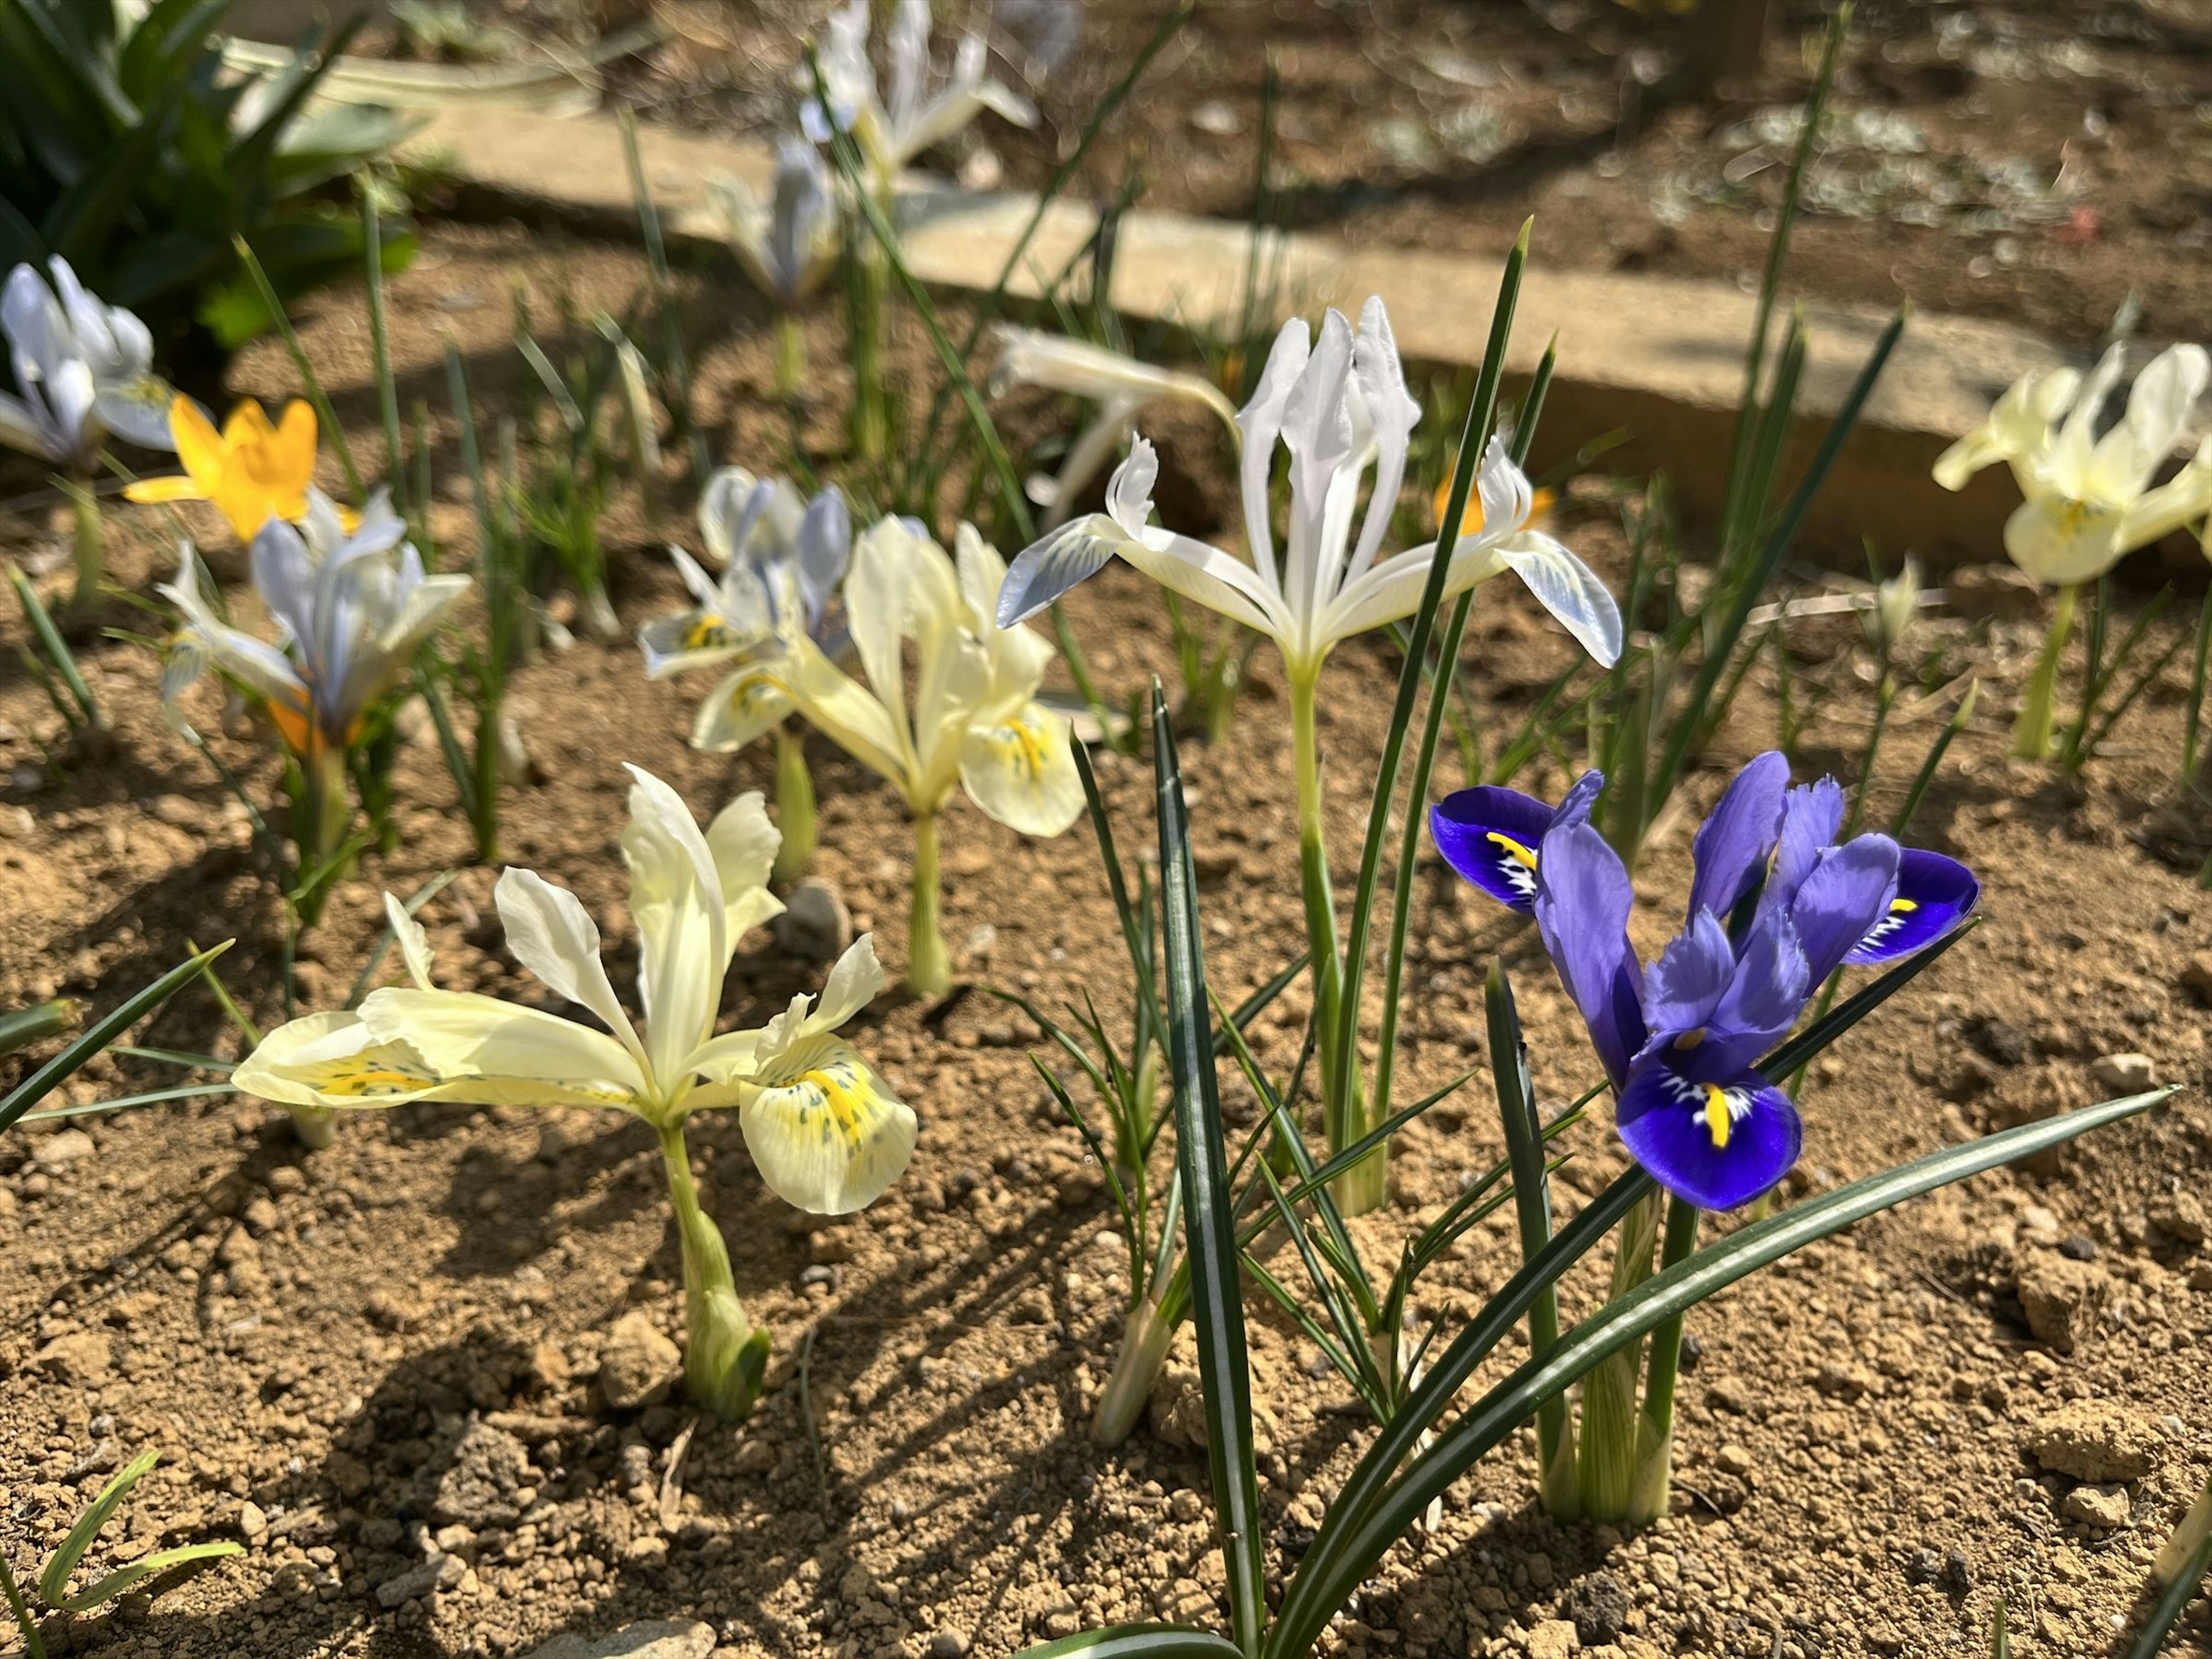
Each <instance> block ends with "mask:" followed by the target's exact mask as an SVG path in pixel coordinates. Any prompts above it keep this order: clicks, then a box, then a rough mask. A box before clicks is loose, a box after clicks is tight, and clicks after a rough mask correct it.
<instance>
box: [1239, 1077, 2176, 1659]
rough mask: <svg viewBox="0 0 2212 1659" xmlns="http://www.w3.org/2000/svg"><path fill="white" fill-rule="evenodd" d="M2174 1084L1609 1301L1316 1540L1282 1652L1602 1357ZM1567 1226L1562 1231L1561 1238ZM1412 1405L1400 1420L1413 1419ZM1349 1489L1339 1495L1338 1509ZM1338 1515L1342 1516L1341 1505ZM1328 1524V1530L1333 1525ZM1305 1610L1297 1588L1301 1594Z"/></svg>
mask: <svg viewBox="0 0 2212 1659" xmlns="http://www.w3.org/2000/svg"><path fill="white" fill-rule="evenodd" d="M2175 1092H2176V1091H2175V1090H2174V1089H2173V1088H2165V1089H2155V1090H2153V1091H2150V1092H2148V1093H2146V1094H2140V1095H2130V1096H2129V1097H2126V1098H2124V1099H2121V1100H2110V1101H2106V1102H2105V1103H2103V1104H2101V1105H2097V1106H2089V1107H2085V1108H2083V1109H2081V1111H2078V1112H2074V1113H2070V1114H2069V1115H2065V1116H2063V1117H2056V1118H2048V1119H2045V1120H2044V1121H2041V1122H2039V1123H2028V1124H2023V1125H2021V1127H2018V1128H2015V1129H2008V1130H2005V1131H2003V1132H2002V1133H1998V1134H1993V1135H1984V1136H1983V1137H1982V1138H1981V1139H1978V1140H1973V1141H1969V1142H1967V1143H1966V1145H1964V1146H1947V1147H1945V1148H1943V1149H1942V1151H1940V1152H1931V1153H1929V1155H1928V1156H1927V1157H1925V1158H1916V1159H1914V1160H1913V1161H1912V1162H1911V1163H1910V1164H1903V1165H1900V1166H1899V1167H1898V1168H1896V1169H1893V1170H1883V1171H1882V1172H1881V1174H1879V1175H1874V1176H1867V1177H1866V1178H1865V1179H1863V1180H1861V1181H1855V1182H1851V1183H1850V1185H1848V1186H1845V1187H1840V1188H1837V1189H1836V1190H1835V1191H1834V1192H1832V1193H1825V1194H1821V1195H1820V1196H1819V1197H1817V1198H1813V1199H1808V1200H1805V1201H1804V1202H1802V1203H1800V1204H1797V1205H1795V1206H1791V1207H1790V1209H1787V1210H1784V1211H1783V1212H1781V1213H1780V1214H1778V1215H1775V1216H1771V1217H1769V1218H1767V1219H1766V1220H1765V1221H1760V1222H1755V1223H1753V1225H1750V1226H1747V1227H1745V1228H1743V1229H1741V1231H1737V1232H1735V1233H1732V1234H1730V1235H1729V1237H1726V1238H1724V1239H1721V1240H1719V1241H1717V1242H1716V1243H1712V1244H1710V1245H1707V1246H1706V1247H1705V1249H1702V1250H1699V1251H1698V1252H1697V1253H1696V1254H1695V1255H1692V1256H1691V1257H1689V1258H1688V1259H1687V1260H1686V1261H1682V1262H1680V1263H1679V1264H1678V1265H1676V1266H1674V1267H1669V1268H1668V1269H1667V1270H1665V1271H1664V1272H1662V1273H1657V1274H1655V1275H1654V1276H1653V1277H1652V1278H1650V1279H1646V1280H1645V1281H1644V1283H1643V1284H1642V1285H1638V1287H1637V1288H1636V1289H1635V1290H1633V1291H1630V1292H1629V1293H1628V1294H1627V1295H1626V1296H1625V1297H1621V1298H1620V1300H1618V1301H1615V1302H1612V1303H1608V1304H1607V1305H1606V1306H1605V1307H1604V1308H1603V1309H1601V1310H1600V1311H1599V1312H1597V1313H1595V1314H1594V1315H1592V1316H1590V1317H1589V1319H1586V1320H1584V1321H1583V1322H1582V1323H1581V1324H1579V1325H1577V1327H1576V1328H1574V1329H1573V1330H1572V1331H1570V1332H1569V1333H1567V1334H1566V1335H1565V1337H1563V1338H1562V1339H1561V1340H1560V1342H1559V1346H1558V1347H1557V1348H1556V1349H1554V1350H1553V1352H1552V1353H1551V1354H1550V1355H1549V1356H1547V1357H1545V1358H1530V1359H1528V1361H1526V1362H1525V1363H1524V1364H1522V1365H1521V1366H1520V1367H1519V1369H1517V1370H1515V1371H1514V1373H1513V1374H1512V1375H1511V1376H1508V1377H1507V1378H1505V1379H1504V1381H1503V1382H1501V1383H1498V1386H1497V1387H1496V1388H1494V1389H1492V1390H1491V1391H1490V1392H1489V1393H1488V1394H1486V1395H1484V1396H1483V1397H1482V1398H1481V1399H1480V1401H1476V1403H1475V1404H1474V1405H1473V1406H1471V1407H1468V1409H1467V1410H1466V1411H1465V1412H1464V1413H1462V1414H1461V1415H1460V1416H1458V1417H1457V1418H1455V1419H1453V1421H1452V1422H1451V1423H1450V1425H1449V1426H1446V1427H1444V1428H1443V1429H1441V1430H1439V1431H1437V1437H1436V1439H1435V1442H1434V1443H1432V1444H1431V1447H1430V1448H1429V1449H1428V1450H1427V1451H1425V1452H1424V1453H1422V1454H1421V1455H1419V1457H1418V1458H1417V1459H1416V1460H1415V1461H1414V1462H1413V1464H1412V1465H1411V1467H1409V1468H1407V1470H1406V1471H1405V1472H1404V1474H1402V1475H1401V1476H1399V1477H1398V1478H1397V1479H1396V1480H1394V1481H1393V1482H1392V1483H1391V1485H1390V1487H1389V1491H1388V1492H1387V1493H1386V1494H1385V1495H1384V1496H1383V1499H1382V1500H1381V1501H1380V1502H1378V1503H1376V1504H1373V1505H1372V1507H1371V1508H1370V1509H1369V1510H1367V1511H1366V1512H1365V1513H1364V1515H1363V1516H1362V1517H1361V1519H1360V1520H1359V1521H1358V1522H1357V1523H1356V1524H1355V1525H1353V1526H1352V1527H1349V1528H1344V1529H1342V1530H1341V1531H1339V1532H1337V1533H1336V1534H1334V1536H1329V1537H1328V1538H1327V1540H1326V1545H1327V1547H1324V1541H1323V1540H1322V1539H1316V1541H1315V1543H1314V1547H1313V1548H1312V1549H1311V1550H1310V1551H1309V1552H1308V1553H1307V1555H1306V1559H1305V1562H1304V1566H1303V1568H1302V1570H1301V1571H1300V1572H1299V1575H1298V1577H1297V1580H1296V1581H1294V1583H1293V1584H1292V1586H1291V1595H1297V1593H1298V1592H1301V1591H1303V1592H1304V1594H1303V1595H1298V1600H1297V1609H1296V1614H1295V1616H1294V1615H1293V1608H1292V1601H1291V1595H1285V1598H1284V1603H1283V1613H1282V1616H1281V1618H1280V1620H1279V1621H1278V1622H1277V1625H1276V1628H1275V1640H1274V1642H1273V1644H1272V1646H1271V1652H1272V1653H1273V1654H1276V1655H1283V1656H1287V1655H1290V1654H1303V1653H1304V1652H1305V1651H1307V1650H1308V1649H1309V1648H1310V1645H1311V1644H1312V1643H1313V1642H1314V1641H1315V1640H1316V1639H1317V1638H1319V1636H1320V1634H1321V1632H1322V1628H1323V1627H1324V1626H1326V1624H1327V1623H1328V1617H1329V1615H1330V1613H1333V1612H1334V1610H1335V1609H1336V1608H1337V1607H1341V1606H1342V1605H1343V1603H1344V1600H1345V1598H1346V1596H1348V1595H1351V1594H1352V1591H1354V1590H1355V1589H1358V1586H1359V1584H1360V1583H1361V1581H1362V1580H1363V1579H1364V1578H1365V1577H1367V1575H1368V1574H1369V1573H1370V1572H1372V1571H1374V1570H1375V1568H1376V1565H1377V1564H1379V1563H1380V1562H1381V1560H1382V1559H1383V1556H1384V1555H1385V1554H1387V1553H1389V1550H1390V1547H1392V1546H1393V1545H1394V1544H1395V1543H1396V1542H1397V1541H1398V1539H1399V1538H1400V1536H1401V1535H1402V1534H1404V1532H1405V1531H1406V1529H1407V1528H1408V1527H1410V1526H1412V1525H1413V1522H1414V1521H1415V1520H1416V1519H1417V1518H1418V1517H1419V1516H1420V1514H1421V1513H1422V1511H1423V1510H1425V1509H1426V1508H1427V1506H1428V1504H1429V1503H1430V1501H1431V1499H1432V1498H1436V1497H1437V1496H1438V1495H1440V1494H1441V1493H1442V1492H1443V1491H1444V1490H1445V1489H1446V1488H1447V1487H1449V1486H1450V1485H1451V1483H1452V1482H1453V1481H1454V1480H1457V1479H1458V1478H1459V1477H1460V1476H1461V1475H1462V1474H1466V1473H1467V1471H1468V1469H1470V1468H1473V1467H1474V1465H1475V1463H1476V1462H1478V1461H1479V1460H1480V1458H1481V1457H1482V1456H1483V1455H1485V1454H1486V1453H1487V1452H1489V1451H1490V1450H1491V1449H1492V1448H1493V1447H1495V1446H1496V1445H1497V1444H1498V1443H1499V1442H1500V1441H1502V1440H1504V1438H1505V1437H1506V1436H1507V1435H1509V1434H1510V1433H1512V1432H1513V1431H1514V1429H1515V1428H1516V1427H1517V1426H1518V1425H1520V1424H1522V1422H1524V1421H1525V1420H1527V1419H1528V1416H1529V1415H1530V1413H1533V1412H1534V1411H1535V1409H1536V1408H1537V1407H1539V1406H1540V1405H1541V1404H1542V1402H1543V1401H1547V1400H1550V1399H1554V1398H1557V1397H1558V1396H1559V1395H1561V1394H1563V1393H1564V1392H1565V1390H1566V1389H1568V1388H1570V1387H1571V1386H1572V1384H1573V1383H1575V1382H1577V1380H1578V1379H1579V1378H1581V1377H1582V1376H1584V1375H1585V1374H1586V1373H1587V1372H1589V1370H1591V1369H1592V1368H1593V1367H1594V1366H1595V1365H1597V1364H1599V1363H1600V1362H1601V1361H1602V1360H1604V1359H1606V1358H1609V1357H1610V1356H1611V1355H1613V1354H1615V1353H1617V1352H1620V1351H1621V1350H1622V1349H1624V1348H1626V1347H1627V1346H1629V1345H1631V1344H1632V1343H1634V1342H1638V1341H1640V1340H1642V1339H1643V1338H1644V1336H1645V1335H1646V1334H1648V1333H1650V1331H1651V1330H1652V1329H1653V1328H1656V1326H1658V1325H1659V1324H1661V1323H1662V1322H1664V1321H1666V1320H1668V1319H1671V1318H1674V1317H1675V1316H1678V1315H1680V1313H1682V1312H1683V1311H1684V1310H1686V1309H1689V1308H1692V1307H1695V1306H1696V1305H1697V1304H1699V1303H1700V1302H1702V1301H1704V1300H1705V1298H1706V1297H1710V1296H1712V1295H1714V1294H1715V1293H1716V1292H1717V1291H1722V1290H1725V1289H1726V1288H1727V1287H1728V1286H1729V1285H1733V1284H1735V1282H1736V1281H1737V1280H1739V1279H1742V1278H1744V1277H1746V1276H1747V1275H1748V1274H1750V1273H1755V1272H1757V1271H1758V1270H1759V1268H1761V1267H1767V1266H1769V1265H1770V1264H1771V1263H1773V1262H1775V1261H1779V1260H1781V1258H1782V1257H1784V1256H1785V1255H1789V1254H1790V1252H1792V1251H1793V1250H1796V1249H1801V1248H1802V1247H1803V1246H1804V1245H1807V1244H1810V1243H1815V1242H1817V1241H1818V1240H1820V1239H1823V1238H1826V1237H1830V1236H1831V1235H1832V1234H1834V1233H1838V1232H1840V1231H1843V1230H1844V1228H1846V1227H1849V1226H1850V1225H1853V1224H1854V1223H1857V1222H1860V1221H1863V1220H1865V1219H1866V1218H1868V1217H1869V1216H1871V1215H1877V1214H1879V1213H1881V1212H1882V1211H1884V1210H1887V1209H1890V1208H1892V1207H1893V1206H1896V1205H1898V1204H1901V1203H1903V1202H1904V1201H1905V1200H1907V1199H1910V1198H1917V1197H1918V1196H1920V1195H1921V1194H1923V1193H1928V1192H1931V1191H1933V1190H1934V1189H1935V1188H1938V1187H1945V1186H1948V1185H1950V1184H1951V1183H1952V1182H1957V1181H1962V1180H1964V1179H1966V1177H1967V1176H1973V1175H1979V1174H1981V1173H1983V1172H1984V1171H1985V1170H1993V1169H1996V1168H1998V1167H1999V1166H2000V1165H2002V1164H2009V1163H2012V1162H2014V1161H2015V1159H2018V1158H2028V1157H2032V1156H2033V1155H2034V1154H2035V1153H2037V1152H2042V1151H2045V1149H2047V1148H2049V1147H2051V1146H2060V1145H2063V1143H2065V1142H2067V1141H2069V1140H2072V1139H2075V1137H2076V1136H2079V1135H2082V1134H2086V1133H2088V1132H2089V1131H2090V1130H2092V1129H2095V1128H2100V1127H2103V1126H2104V1125H2106V1124H2108V1123H2114V1122H2118V1121H2120V1120H2122V1119H2124V1118H2129V1117H2133V1116H2135V1115H2136V1114H2137V1113H2140V1112H2144V1111H2148V1109H2150V1108H2152V1107H2153V1106H2155V1105H2157V1104H2159V1103H2160V1102H2161V1101H2164V1100H2166V1099H2167V1098H2169V1097H2171V1096H2172V1095H2173V1094H2174V1093H2175ZM1564 1236H1565V1235H1564V1234H1563V1235H1562V1237H1564ZM1413 1416H1414V1413H1413V1412H1412V1411H1410V1410H1408V1411H1405V1412H1401V1413H1400V1415H1399V1417H1398V1418H1397V1419H1394V1420H1393V1422H1392V1425H1391V1427H1392V1429H1393V1430H1394V1431H1395V1429H1396V1428H1397V1426H1398V1425H1399V1423H1401V1422H1404V1421H1406V1420H1407V1419H1410V1418H1413ZM1435 1421H1436V1415H1435V1413H1421V1423H1420V1425H1419V1426H1428V1425H1433V1424H1434V1423H1435ZM1343 1504H1344V1499H1343V1498H1341V1497H1340V1498H1339V1500H1338V1504H1337V1507H1338V1508H1342V1507H1343ZM1331 1519H1332V1520H1334V1513H1332V1516H1331ZM1324 1531H1325V1532H1326V1531H1327V1528H1324Z"/></svg>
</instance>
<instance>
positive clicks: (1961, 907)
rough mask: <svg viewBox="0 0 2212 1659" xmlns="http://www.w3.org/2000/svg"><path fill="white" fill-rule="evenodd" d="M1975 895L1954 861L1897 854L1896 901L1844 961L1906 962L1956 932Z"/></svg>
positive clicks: (1968, 876)
mask: <svg viewBox="0 0 2212 1659" xmlns="http://www.w3.org/2000/svg"><path fill="white" fill-rule="evenodd" d="M1981 896H1982V884H1981V883H1980V882H1979V881H1978V880H1977V879H1976V878H1975V877H1974V872H1972V871H1971V870H1969V869H1968V868H1967V867H1966V866H1965V865H1963V864H1961V863H1960V862H1959V860H1956V859H1951V858H1946V857H1944V856H1943V854H1941V853H1930V852H1929V851H1927V850H1926V849H1925V848H1917V847H1908V848H1905V849H1904V850H1903V851H1902V852H1900V853H1899V854H1898V860H1897V894H1896V896H1895V897H1893V898H1892V899H1891V900H1890V902H1889V908H1888V910H1887V913H1886V914H1884V915H1883V916H1882V917H1881V920H1880V921H1876V922H1875V925H1874V926H1873V927H1872V928H1870V929H1869V931H1868V933H1867V935H1866V937H1865V938H1864V939H1861V940H1860V941H1859V942H1858V943H1857V945H1853V946H1852V947H1851V949H1850V952H1849V954H1847V955H1846V956H1845V957H1844V961H1845V962H1847V963H1857V964H1859V965H1862V966H1863V965H1866V964H1869V963H1878V962H1894V961H1896V960H1897V959H1898V958H1899V957H1909V956H1911V954H1912V953H1913V952H1914V951H1919V950H1923V949H1925V948H1926V947H1927V946H1929V945H1933V944H1934V943H1935V942H1936V940H1937V939H1941V938H1942V937H1943V935H1944V934H1946V933H1949V932H1950V931H1951V930H1952V929H1953V928H1954V927H1957V926H1958V925H1959V924H1960V922H1961V921H1964V920H1965V919H1966V917H1967V916H1968V915H1971V914H1972V911H1973V908H1974V906H1975V905H1976V904H1978V903H1979V902H1981Z"/></svg>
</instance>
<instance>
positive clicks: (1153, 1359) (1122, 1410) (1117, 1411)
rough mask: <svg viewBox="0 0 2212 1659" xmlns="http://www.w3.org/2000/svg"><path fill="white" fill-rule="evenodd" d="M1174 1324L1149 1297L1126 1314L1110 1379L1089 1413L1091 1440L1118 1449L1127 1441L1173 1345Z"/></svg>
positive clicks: (1141, 1299) (1142, 1413) (1142, 1298)
mask: <svg viewBox="0 0 2212 1659" xmlns="http://www.w3.org/2000/svg"><path fill="white" fill-rule="evenodd" d="M1175 1331H1176V1328H1175V1324H1174V1322H1172V1321H1170V1320H1169V1319H1167V1318H1166V1317H1165V1316H1163V1315H1162V1313H1161V1312H1160V1308H1159V1304H1158V1303H1156V1302H1154V1301H1153V1300H1152V1297H1141V1298H1139V1301H1138V1303H1137V1305H1136V1306H1135V1307H1133V1308H1132V1309H1130V1310H1129V1322H1128V1324H1127V1327H1126V1328H1124V1329H1123V1331H1122V1333H1121V1352H1119V1353H1118V1354H1116V1355H1115V1356H1114V1372H1113V1375H1112V1376H1109V1377H1108V1378H1107V1379H1106V1389H1105V1392H1103V1394H1101V1395H1099V1396H1098V1404H1097V1407H1096V1408H1095V1409H1094V1410H1093V1411H1092V1412H1091V1439H1092V1440H1094V1441H1095V1442H1097V1443H1098V1444H1099V1445H1102V1446H1118V1445H1120V1444H1121V1443H1122V1442H1123V1441H1124V1440H1127V1438H1128V1437H1129V1435H1130V1432H1131V1431H1133V1429H1135V1427H1136V1426H1137V1419H1139V1418H1140V1417H1142V1416H1143V1415H1144V1414H1145V1406H1146V1402H1147V1401H1150V1400H1151V1399H1152V1388H1153V1385H1154V1384H1155V1383H1158V1381H1159V1380H1160V1371H1161V1370H1162V1368H1163V1367H1164V1366H1165V1365H1166V1364H1167V1363H1168V1349H1169V1348H1170V1346H1172V1345H1173V1343H1174V1341H1175Z"/></svg>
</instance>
